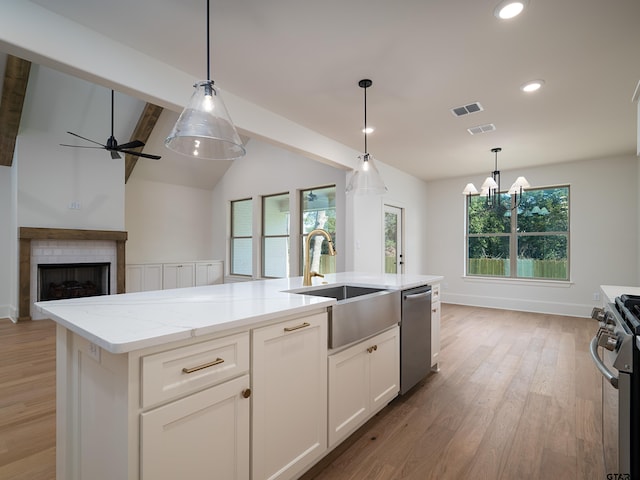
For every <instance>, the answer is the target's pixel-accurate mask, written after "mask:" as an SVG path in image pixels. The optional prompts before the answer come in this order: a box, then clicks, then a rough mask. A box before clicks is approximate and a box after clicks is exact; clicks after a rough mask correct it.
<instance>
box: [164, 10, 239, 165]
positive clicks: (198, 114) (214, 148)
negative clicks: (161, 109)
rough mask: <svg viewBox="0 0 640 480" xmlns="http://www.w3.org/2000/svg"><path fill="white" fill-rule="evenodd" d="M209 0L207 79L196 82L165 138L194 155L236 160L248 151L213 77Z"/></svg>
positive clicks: (185, 153) (166, 142)
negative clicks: (191, 93) (193, 90)
mask: <svg viewBox="0 0 640 480" xmlns="http://www.w3.org/2000/svg"><path fill="white" fill-rule="evenodd" d="M209 16H210V15H209V0H207V80H206V81H203V82H198V83H196V84H195V85H194V88H195V89H196V90H195V92H193V95H192V96H191V100H189V103H188V104H187V106H186V107H185V108H184V110H183V111H182V114H180V117H179V118H178V121H177V122H176V124H175V125H174V127H173V130H172V131H171V133H170V134H169V136H168V137H167V138H166V140H165V141H164V144H165V145H166V146H167V147H168V148H170V149H171V150H173V151H175V152H178V153H181V154H183V155H189V156H191V157H195V158H204V159H209V160H233V159H234V158H239V157H242V156H243V155H244V154H245V153H246V151H245V149H244V146H243V145H242V141H241V140H240V136H239V135H238V132H237V131H236V127H235V126H234V125H233V122H232V121H231V117H229V112H227V108H226V107H225V105H224V102H223V101H222V96H221V94H220V91H219V90H218V89H217V88H216V87H215V86H214V82H213V80H211V61H210V43H209V23H210V19H209Z"/></svg>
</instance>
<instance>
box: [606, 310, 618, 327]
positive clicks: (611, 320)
mask: <svg viewBox="0 0 640 480" xmlns="http://www.w3.org/2000/svg"><path fill="white" fill-rule="evenodd" d="M604 323H605V324H606V325H613V326H614V327H615V325H616V320H615V317H614V316H613V313H611V312H605V314H604Z"/></svg>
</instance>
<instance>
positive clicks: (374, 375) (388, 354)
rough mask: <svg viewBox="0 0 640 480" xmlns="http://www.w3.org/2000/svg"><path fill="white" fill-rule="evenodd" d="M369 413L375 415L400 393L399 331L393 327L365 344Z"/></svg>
mask: <svg viewBox="0 0 640 480" xmlns="http://www.w3.org/2000/svg"><path fill="white" fill-rule="evenodd" d="M367 343H368V344H369V345H368V349H373V351H372V352H371V353H370V354H369V361H370V362H371V364H370V367H369V378H370V390H369V395H370V397H369V398H370V402H371V413H372V414H373V413H376V412H377V411H378V410H380V409H382V408H383V407H384V406H385V405H387V403H389V402H390V401H391V400H393V399H394V398H395V397H396V396H398V392H399V391H400V329H399V328H398V327H393V328H392V329H390V330H387V331H386V332H383V333H381V334H380V335H378V336H376V337H373V338H372V339H371V340H369V341H368V342H367Z"/></svg>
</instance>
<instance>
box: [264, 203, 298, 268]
mask: <svg viewBox="0 0 640 480" xmlns="http://www.w3.org/2000/svg"><path fill="white" fill-rule="evenodd" d="M285 195H286V196H287V203H289V219H288V221H287V231H288V233H287V234H286V235H281V234H279V235H267V234H265V231H266V228H265V225H266V221H265V213H266V210H265V200H266V199H268V198H272V197H282V196H285ZM260 205H261V210H262V211H261V214H260V215H261V217H260V222H261V223H260V225H261V232H262V235H261V236H260V257H261V259H262V261H261V267H260V275H261V278H288V277H289V276H290V272H289V269H287V272H286V275H285V277H273V276H268V275H266V274H265V257H266V255H265V252H266V247H265V243H266V240H267V239H268V238H286V239H288V244H287V245H288V251H287V257H288V258H289V263H291V192H281V193H273V194H269V195H263V196H262V197H261V204H260Z"/></svg>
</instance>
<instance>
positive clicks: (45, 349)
mask: <svg viewBox="0 0 640 480" xmlns="http://www.w3.org/2000/svg"><path fill="white" fill-rule="evenodd" d="M596 327H597V324H596V323H595V322H593V321H591V320H588V319H582V318H573V317H562V316H555V315H541V314H529V313H521V312H511V311H504V310H493V309H482V308H472V307H463V306H456V305H448V304H444V305H443V306H442V329H441V334H442V352H441V363H440V366H441V371H440V372H439V373H437V374H432V375H430V376H429V377H428V378H427V379H426V380H424V381H423V382H421V384H419V385H418V386H417V387H416V388H415V389H413V391H411V392H410V393H409V394H407V395H405V396H403V397H399V398H397V399H396V400H394V401H393V402H391V404H390V405H389V406H388V407H387V408H385V409H384V410H383V411H382V412H381V413H379V414H378V415H376V417H374V418H373V419H372V420H371V421H369V422H368V423H367V424H366V425H364V426H363V427H362V428H361V429H360V430H358V431H357V432H356V433H355V434H354V435H352V436H351V437H350V438H349V439H348V440H347V441H346V442H345V444H344V446H341V447H338V449H336V450H335V451H334V452H332V453H331V454H330V455H329V457H327V459H325V460H323V461H322V462H321V463H320V464H319V465H317V466H316V467H314V468H313V469H312V470H311V471H310V472H308V473H307V474H306V475H305V476H304V477H303V478H304V480H311V479H317V480H347V479H349V480H364V479H366V480H374V479H375V480H384V479H412V480H425V479H430V478H433V479H438V480H442V479H452V480H458V479H473V480H482V479H487V480H494V479H495V480H498V479H505V480H506V479H556V478H557V479H576V480H590V479H594V480H596V479H602V478H604V473H603V466H602V462H601V445H600V440H599V438H600V401H601V400H600V388H601V387H600V377H599V374H598V373H597V371H596V369H595V367H594V366H593V365H592V363H591V360H590V358H589V353H588V344H589V340H590V338H591V337H592V336H593V334H594V332H595V330H596ZM53 478H55V327H54V324H53V323H52V322H50V321H34V322H28V323H24V324H18V325H14V324H12V323H11V322H9V321H8V320H0V479H12V480H13V479H15V480H18V479H19V480H22V479H25V480H26V479H29V480H41V479H42V480H44V479H47V480H49V479H53ZM189 480H195V479H189Z"/></svg>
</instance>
